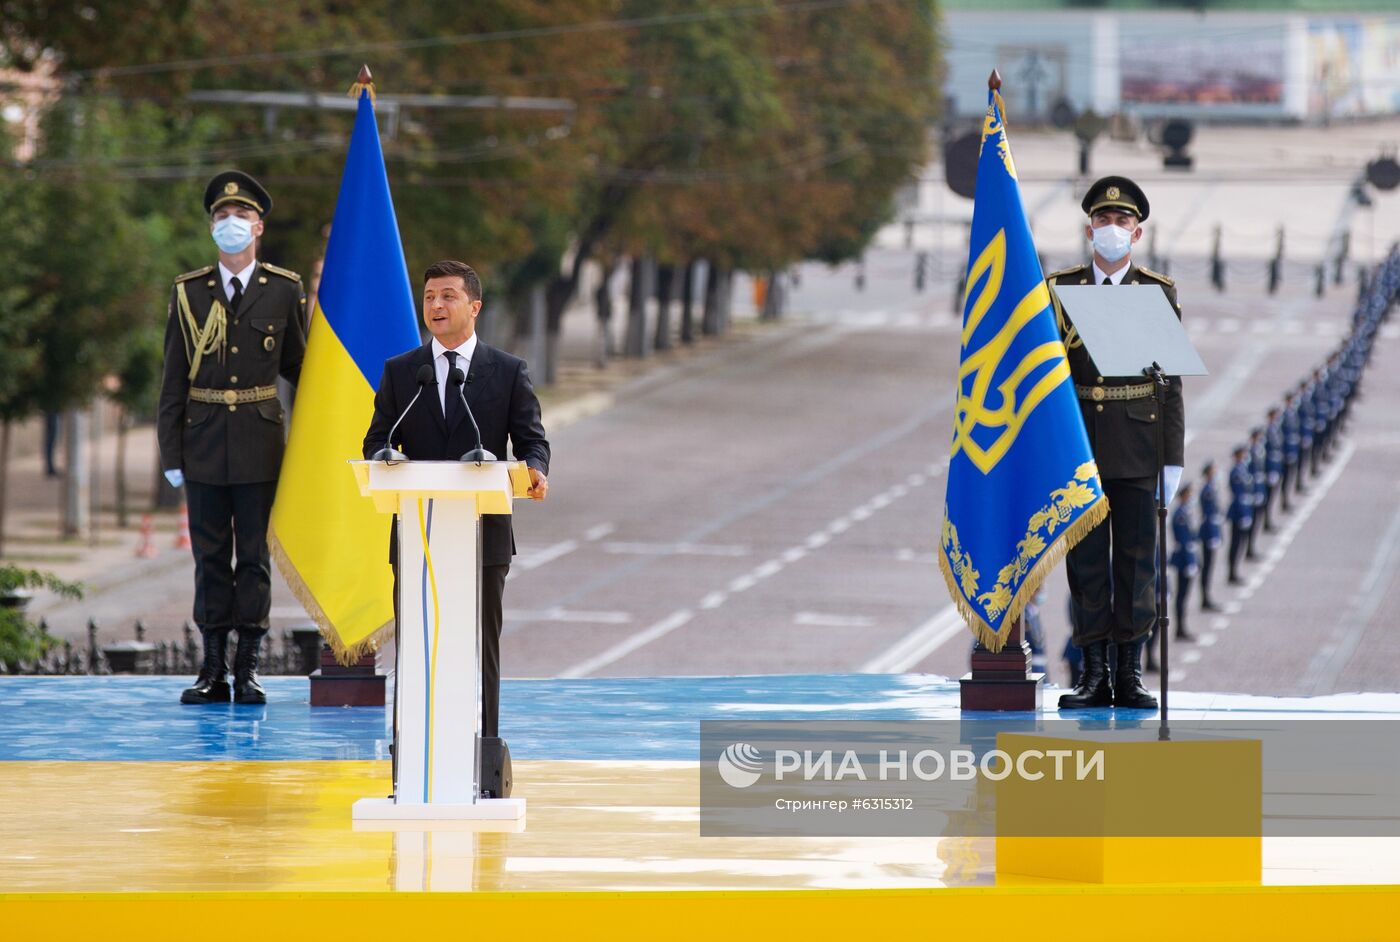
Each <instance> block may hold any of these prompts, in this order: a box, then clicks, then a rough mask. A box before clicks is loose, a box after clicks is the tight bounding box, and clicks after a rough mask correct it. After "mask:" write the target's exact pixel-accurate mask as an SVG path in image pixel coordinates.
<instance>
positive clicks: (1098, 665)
mask: <svg viewBox="0 0 1400 942" xmlns="http://www.w3.org/2000/svg"><path fill="white" fill-rule="evenodd" d="M1083 651H1084V667H1083V669H1082V670H1081V671H1080V673H1079V686H1078V687H1076V688H1074V693H1067V694H1064V695H1063V696H1061V697H1060V709H1061V710H1086V709H1089V708H1090V707H1106V706H1113V685H1112V684H1110V683H1109V679H1108V642H1107V641H1093V642H1090V643H1089V644H1086V645H1085V646H1084V648H1083Z"/></svg>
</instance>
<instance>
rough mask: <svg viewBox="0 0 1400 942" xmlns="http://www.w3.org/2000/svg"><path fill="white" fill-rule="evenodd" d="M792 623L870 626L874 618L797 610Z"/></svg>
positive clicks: (816, 625) (843, 626)
mask: <svg viewBox="0 0 1400 942" xmlns="http://www.w3.org/2000/svg"><path fill="white" fill-rule="evenodd" d="M792 623H793V624H794V625H807V626H809V627H812V628H871V627H874V625H875V619H873V618H871V617H870V616H868V615H831V614H827V613H824V612H798V613H797V614H796V615H794V616H792Z"/></svg>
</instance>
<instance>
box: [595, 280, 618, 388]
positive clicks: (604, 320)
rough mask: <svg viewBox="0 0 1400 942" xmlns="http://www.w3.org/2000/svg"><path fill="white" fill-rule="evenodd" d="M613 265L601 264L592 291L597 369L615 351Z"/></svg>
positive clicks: (605, 362)
mask: <svg viewBox="0 0 1400 942" xmlns="http://www.w3.org/2000/svg"><path fill="white" fill-rule="evenodd" d="M613 271H615V267H614V266H613V265H604V266H603V275H602V278H601V280H600V281H599V282H598V288H597V290H596V291H594V292H593V307H594V310H595V311H596V312H597V316H598V348H597V352H596V354H595V356H594V359H593V365H594V366H596V367H598V369H600V370H601V369H603V368H605V367H606V366H607V365H608V358H609V357H611V356H612V355H613V354H614V353H615V352H616V351H615V350H614V349H613V336H612V315H613V298H612V276H613Z"/></svg>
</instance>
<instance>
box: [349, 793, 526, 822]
mask: <svg viewBox="0 0 1400 942" xmlns="http://www.w3.org/2000/svg"><path fill="white" fill-rule="evenodd" d="M351 817H352V818H353V819H354V820H355V822H356V823H357V824H358V823H360V822H370V821H374V822H382V823H390V822H394V823H398V822H403V823H410V822H412V823H417V824H422V823H423V822H435V821H444V822H447V821H491V822H498V823H500V824H504V825H507V826H512V825H516V824H517V823H518V824H519V825H521V826H523V824H524V821H525V799H524V798H483V799H481V800H480V801H478V802H476V804H448V803H445V802H435V803H433V804H429V805H399V804H395V803H394V799H392V798H361V799H360V800H359V801H357V802H355V804H354V805H353V806H352V809H351Z"/></svg>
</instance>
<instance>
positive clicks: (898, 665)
mask: <svg viewBox="0 0 1400 942" xmlns="http://www.w3.org/2000/svg"><path fill="white" fill-rule="evenodd" d="M966 630H967V628H966V626H965V625H964V624H963V620H962V616H961V615H959V614H958V609H957V606H956V605H949V606H948V607H947V608H945V609H943V610H941V611H939V612H938V613H937V614H935V615H934V616H933V617H932V618H930V619H929V620H928V621H926V622H924V623H923V624H922V625H920V626H919V627H917V628H915V629H914V630H913V631H911V632H909V633H908V634H907V635H905V636H904V637H903V638H900V639H899V640H898V641H896V642H895V643H894V644H893V645H892V646H891V647H889V648H887V649H886V650H884V651H882V652H880V653H879V654H877V655H875V656H874V657H872V658H871V659H870V660H868V661H866V662H865V663H864V664H862V665H861V666H860V667H858V668H856V671H857V673H861V674H902V673H904V672H905V671H907V670H909V669H910V668H912V667H913V666H914V665H915V664H918V663H919V662H920V661H922V660H923V659H924V658H926V657H928V656H929V655H930V654H932V653H933V652H934V651H937V650H938V649H939V648H941V647H942V646H943V645H944V644H945V643H946V642H947V641H948V640H949V639H950V638H952V637H954V636H955V635H958V634H961V633H963V632H965V631H966Z"/></svg>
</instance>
